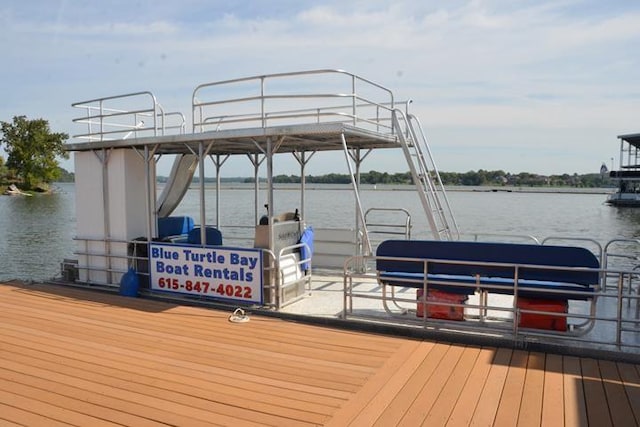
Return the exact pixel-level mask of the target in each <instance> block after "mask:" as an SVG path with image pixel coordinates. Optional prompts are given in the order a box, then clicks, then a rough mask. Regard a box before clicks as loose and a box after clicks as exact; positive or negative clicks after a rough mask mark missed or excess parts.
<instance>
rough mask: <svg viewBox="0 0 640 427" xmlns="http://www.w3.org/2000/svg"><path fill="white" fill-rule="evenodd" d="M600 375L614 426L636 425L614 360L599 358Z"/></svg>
mask: <svg viewBox="0 0 640 427" xmlns="http://www.w3.org/2000/svg"><path fill="white" fill-rule="evenodd" d="M598 366H599V367H600V375H601V376H602V384H603V386H604V392H605V394H606V396H607V403H608V406H609V413H610V414H611V422H612V424H613V425H614V426H629V427H631V426H636V425H637V423H636V420H635V415H634V414H633V411H632V409H631V405H630V404H629V400H628V398H627V395H626V391H625V387H624V385H623V384H622V379H621V378H620V374H619V373H618V367H617V366H616V363H615V362H611V361H606V360H599V361H598Z"/></svg>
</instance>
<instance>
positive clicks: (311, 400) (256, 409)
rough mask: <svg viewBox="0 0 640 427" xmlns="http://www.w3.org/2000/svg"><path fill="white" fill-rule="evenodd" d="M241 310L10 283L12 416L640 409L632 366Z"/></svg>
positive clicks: (6, 398)
mask: <svg viewBox="0 0 640 427" xmlns="http://www.w3.org/2000/svg"><path fill="white" fill-rule="evenodd" d="M229 314H230V312H225V311H220V310H214V309H207V308H199V307H189V306H180V305H176V304H172V303H167V302H162V301H155V300H149V299H144V298H124V297H120V296H118V295H114V294H109V293H102V292H95V291H90V290H87V289H79V288H69V287H58V286H52V285H42V284H19V283H11V284H0V360H2V364H0V424H1V425H8V426H10V425H27V426H41V425H92V426H93V425H130V426H149V427H152V426H156V425H175V426H183V425H185V426H210V425H238V424H241V425H247V426H251V425H255V426H258V425H260V426H263V425H272V426H288V425H290V426H305V425H309V426H311V425H329V426H345V425H351V426H370V425H379V426H386V425H403V424H404V425H420V424H422V425H428V426H442V425H447V426H463V425H483V426H485V425H488V426H492V425H496V426H497V425H515V424H518V425H528V424H533V425H535V424H537V423H538V424H541V425H557V421H558V420H562V419H563V418H564V420H565V425H587V420H588V421H589V424H590V425H596V424H597V425H604V423H606V422H607V421H608V422H610V423H612V424H615V425H633V424H635V423H636V422H637V420H638V419H639V416H640V414H638V411H640V409H638V408H640V370H639V367H638V365H634V364H625V363H615V362H606V361H601V360H593V359H584V358H575V357H563V356H559V355H553V354H540V353H531V354H529V353H527V352H523V351H513V350H510V349H506V348H491V347H487V348H478V347H473V346H464V345H458V344H451V343H446V342H436V341H431V340H426V339H408V338H400V337H391V336H383V335H376V334H372V333H363V332H356V331H351V330H341V329H333V328H329V327H321V326H314V325H309V324H304V323H299V322H290V321H284V320H282V319H278V318H273V317H263V316H259V315H251V320H250V321H249V322H247V323H244V324H233V323H231V322H229V321H228V316H229ZM603 412H604V415H603ZM594 423H595V424H594Z"/></svg>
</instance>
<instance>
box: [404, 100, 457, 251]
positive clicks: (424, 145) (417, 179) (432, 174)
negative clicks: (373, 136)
mask: <svg viewBox="0 0 640 427" xmlns="http://www.w3.org/2000/svg"><path fill="white" fill-rule="evenodd" d="M401 121H403V122H404V124H406V126H401ZM393 125H394V129H396V131H397V134H398V140H399V142H400V144H401V146H402V150H403V152H404V155H405V158H406V159H407V163H408V164H409V169H410V170H411V176H412V178H413V182H414V184H415V185H417V186H418V187H419V188H418V189H419V191H418V194H419V196H420V201H421V203H422V207H423V209H424V211H425V214H426V216H427V220H428V222H429V227H430V228H431V232H432V233H433V238H434V239H436V240H458V239H459V238H460V231H459V230H458V225H457V224H456V221H455V218H454V216H453V212H452V210H451V206H450V204H449V200H448V199H447V194H446V192H445V189H444V185H443V184H442V179H441V178H440V173H439V172H438V169H437V168H436V165H435V162H434V160H433V156H432V154H431V150H430V149H429V144H428V142H427V138H426V136H425V133H424V131H423V129H422V125H421V124H420V121H419V120H418V118H417V117H415V116H414V115H412V114H407V115H405V114H404V112H402V111H401V110H398V109H396V110H394V114H393ZM425 154H426V156H425Z"/></svg>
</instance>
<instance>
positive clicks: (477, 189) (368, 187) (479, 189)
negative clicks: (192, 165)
mask: <svg viewBox="0 0 640 427" xmlns="http://www.w3.org/2000/svg"><path fill="white" fill-rule="evenodd" d="M161 186H162V184H161ZM215 187H216V186H215V183H206V184H205V188H207V189H213V188H215ZM197 188H198V185H197V184H192V185H191V187H190V189H197ZM266 188H267V187H266V184H263V183H261V184H260V190H264V189H266ZM274 188H275V189H277V190H297V189H299V188H300V184H275V185H274ZM305 188H306V190H308V191H314V190H318V191H323V190H351V185H350V184H315V183H314V184H306V185H305ZM360 188H361V191H415V188H414V186H412V185H409V184H362V185H361V186H360ZM221 190H222V191H225V190H253V183H237V182H227V183H224V182H223V183H222V185H221ZM445 190H446V191H448V192H469V193H471V192H473V193H554V194H602V195H606V194H611V193H613V192H615V191H616V189H615V188H612V187H582V188H575V187H521V186H489V185H487V186H471V185H469V186H467V185H447V186H445Z"/></svg>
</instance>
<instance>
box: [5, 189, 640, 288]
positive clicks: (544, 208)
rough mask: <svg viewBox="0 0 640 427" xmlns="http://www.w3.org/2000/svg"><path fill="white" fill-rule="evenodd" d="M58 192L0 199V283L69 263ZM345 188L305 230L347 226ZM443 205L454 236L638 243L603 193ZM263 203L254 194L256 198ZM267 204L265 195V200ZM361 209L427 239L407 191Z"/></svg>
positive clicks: (244, 194)
mask: <svg viewBox="0 0 640 427" xmlns="http://www.w3.org/2000/svg"><path fill="white" fill-rule="evenodd" d="M56 188H57V191H56V192H55V193H53V194H48V195H35V196H33V197H10V196H0V232H1V233H2V236H3V238H2V239H0V280H9V279H24V280H44V279H48V278H51V277H54V276H56V275H58V274H59V271H60V262H61V261H62V260H63V259H64V258H75V257H74V254H73V252H74V249H75V242H74V241H73V237H74V236H75V192H74V185H73V184H57V185H56ZM345 188H348V187H345V186H315V187H311V188H310V190H309V191H308V192H307V197H306V200H305V206H306V215H305V220H306V222H307V223H308V224H311V225H314V226H315V227H337V226H350V225H352V224H353V221H354V217H355V209H354V202H353V197H352V194H351V192H350V191H348V190H345ZM447 194H448V197H449V201H450V203H451V206H452V208H453V211H454V213H455V216H456V221H457V222H458V225H459V227H460V229H461V230H463V231H465V232H478V233H500V234H505V233H506V234H518V235H524V234H527V235H534V236H536V237H541V238H542V237H548V236H574V237H592V238H594V239H596V240H598V241H600V242H602V243H606V242H607V241H609V240H611V239H614V238H640V209H633V208H614V207H610V206H607V205H605V204H604V203H603V202H604V200H605V198H606V196H605V195H604V194H583V193H572V194H566V193H538V192H536V193H525V192H519V191H514V192H506V191H499V192H491V191H449V192H448V193H447ZM214 195H215V192H214V190H213V189H207V195H206V197H207V199H208V200H211V201H212V202H211V203H212V204H211V206H210V207H208V208H207V222H209V223H214V222H215V209H214V205H213V200H215V199H214ZM262 196H264V195H263V194H261V197H262ZM264 197H266V196H264ZM253 200H254V195H253V190H252V189H251V188H250V187H248V186H242V185H234V188H233V190H229V191H225V192H223V195H222V203H221V205H224V206H225V208H224V209H222V213H221V218H223V220H222V226H223V227H222V228H223V231H224V226H225V225H248V224H251V223H253V208H252V206H253ZM197 201H198V192H197V190H190V191H189V192H188V193H187V196H186V198H185V200H184V201H183V203H182V205H181V207H180V208H179V209H178V210H177V211H176V214H188V215H191V216H193V217H194V218H196V222H198V220H199V213H198V212H199V211H198V207H197ZM275 202H276V206H277V207H281V209H278V210H279V211H293V210H294V209H295V208H298V207H299V206H300V201H299V193H298V192H297V191H293V190H291V189H287V188H285V189H281V190H278V191H276V194H275ZM362 202H363V205H364V207H365V209H368V208H370V207H386V208H389V207H407V208H408V209H409V211H410V213H411V215H412V218H413V236H414V238H428V237H429V232H428V227H427V224H426V221H425V220H424V219H423V218H422V217H421V216H420V215H419V212H420V209H421V208H420V202H419V200H418V197H417V195H416V194H415V193H414V192H413V191H404V190H400V189H397V188H396V189H394V188H385V187H383V186H378V187H377V188H376V189H374V188H373V187H371V188H370V189H368V190H366V191H363V194H362Z"/></svg>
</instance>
